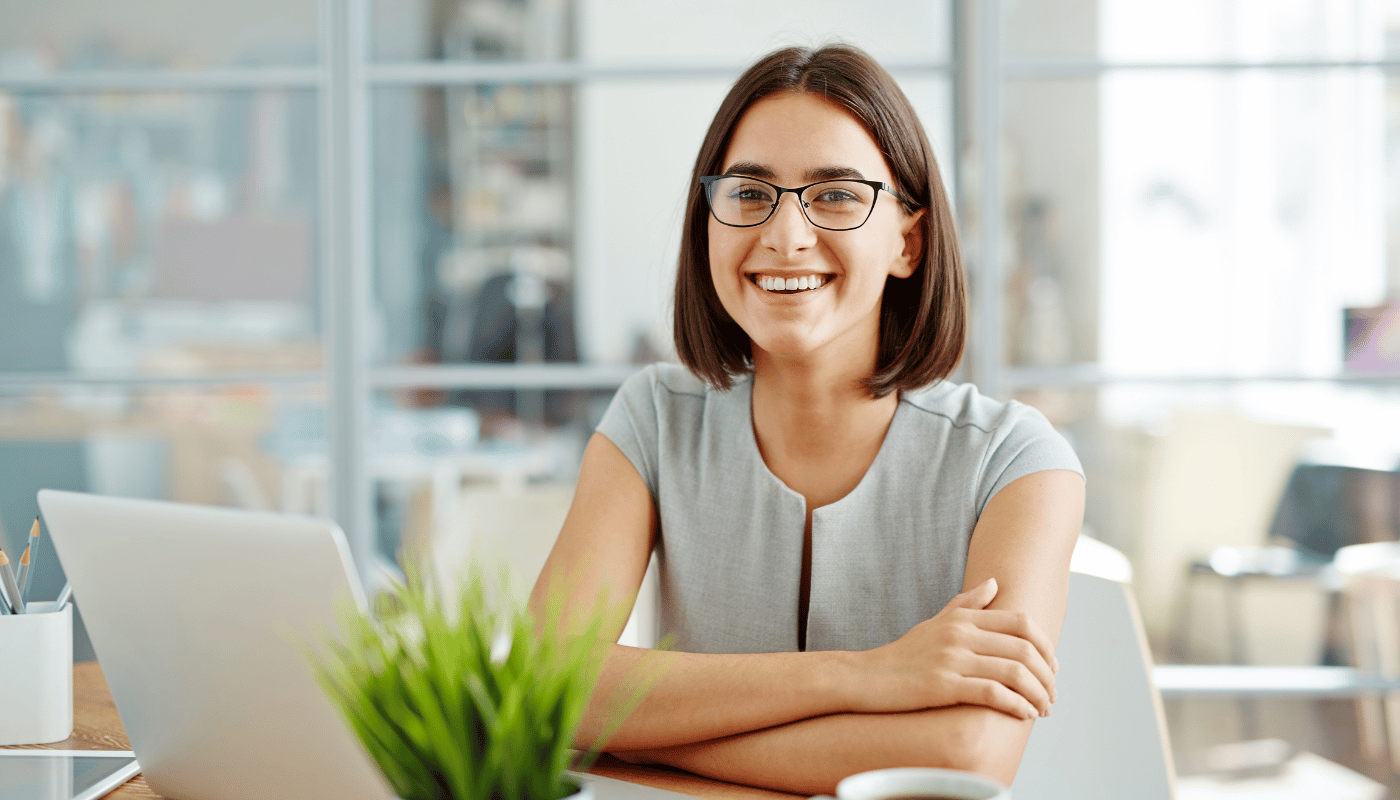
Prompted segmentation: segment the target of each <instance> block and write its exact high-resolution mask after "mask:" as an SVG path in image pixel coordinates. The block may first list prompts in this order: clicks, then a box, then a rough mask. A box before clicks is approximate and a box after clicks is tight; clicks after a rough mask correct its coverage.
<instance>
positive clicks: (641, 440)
mask: <svg viewBox="0 0 1400 800" xmlns="http://www.w3.org/2000/svg"><path fill="white" fill-rule="evenodd" d="M656 383H657V367H656V366H655V365H653V366H650V367H647V368H645V369H643V370H641V371H640V372H638V373H637V374H635V375H633V376H632V377H630V378H628V379H627V380H626V381H624V382H623V384H622V386H621V387H620V388H619V389H618V390H617V394H615V395H613V399H612V402H611V403H609V404H608V410H607V411H606V412H604V413H603V419H602V421H601V422H599V423H598V428H597V432H598V433H601V434H603V435H604V436H606V437H608V441H610V442H612V443H613V444H615V445H617V449H619V450H621V451H622V454H623V455H625V456H627V460H628V461H630V462H632V466H633V467H635V468H636V470H637V474H639V475H641V476H642V480H643V481H646V485H647V488H648V489H650V490H651V495H652V497H653V498H655V497H656V489H657V485H658V476H657V465H656V460H657V453H658V450H659V438H660V428H661V425H660V417H659V413H658V409H657V405H656Z"/></svg>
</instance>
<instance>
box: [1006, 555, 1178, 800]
mask: <svg viewBox="0 0 1400 800" xmlns="http://www.w3.org/2000/svg"><path fill="white" fill-rule="evenodd" d="M1056 656H1057V658H1059V660H1060V672H1059V674H1058V675H1056V676H1055V685H1056V689H1057V691H1058V693H1059V699H1058V700H1057V702H1056V703H1055V706H1054V709H1053V710H1052V711H1051V713H1050V716H1049V717H1046V718H1044V719H1041V720H1039V721H1037V722H1036V723H1035V728H1034V730H1033V731H1032V732H1031V738H1030V741H1029V742H1028V743H1027V744H1026V752H1025V755H1024V756H1023V757H1022V758H1021V766H1020V769H1019V770H1018V771H1017V772H1016V780H1015V782H1014V783H1013V784H1012V786H1011V796H1012V797H1014V798H1016V800H1121V799H1122V798H1127V797H1131V798H1133V800H1172V798H1174V797H1175V796H1176V771H1175V768H1174V767H1173V764H1172V757H1171V744H1170V741H1169V740H1168V738H1167V729H1166V724H1165V718H1164V716H1163V713H1162V700H1161V697H1160V695H1158V693H1157V687H1156V685H1155V684H1154V683H1153V682H1152V656H1151V654H1150V653H1149V652H1148V649H1147V639H1146V637H1145V635H1144V634H1143V629H1142V621H1141V619H1140V618H1139V616H1138V610H1137V604H1136V603H1135V602H1134V601H1133V597H1132V594H1131V592H1130V591H1129V590H1128V587H1127V586H1125V585H1124V584H1121V583H1118V582H1116V581H1112V580H1107V579H1105V578H1100V577H1096V576H1093V575H1085V574H1081V573H1077V572H1072V573H1070V576H1069V600H1068V603H1067V605H1066V607H1065V623H1064V627H1063V628H1062V629H1061V631H1060V642H1059V649H1058V650H1057V652H1056Z"/></svg>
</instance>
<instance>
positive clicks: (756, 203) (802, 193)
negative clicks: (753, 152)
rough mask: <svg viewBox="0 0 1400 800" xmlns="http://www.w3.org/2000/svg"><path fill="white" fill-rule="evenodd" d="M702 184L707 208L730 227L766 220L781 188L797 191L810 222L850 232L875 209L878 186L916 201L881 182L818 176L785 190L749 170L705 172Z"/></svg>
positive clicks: (819, 226) (779, 194) (892, 194)
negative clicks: (745, 172) (813, 180)
mask: <svg viewBox="0 0 1400 800" xmlns="http://www.w3.org/2000/svg"><path fill="white" fill-rule="evenodd" d="M700 183H701V184H702V185H703V186H704V187H705V200H706V201H707V202H708V203H709V204H710V213H712V214H714V215H715V219H717V220H719V221H720V222H721V223H723V224H725V225H728V226H730V227H733V228H752V227H754V226H755V225H762V224H763V223H765V222H767V221H768V218H769V217H771V216H773V212H774V211H776V210H777V209H778V203H779V202H780V201H781V200H782V199H783V193H784V192H792V193H793V194H795V195H797V199H798V201H799V203H798V205H799V206H801V208H802V214H803V216H805V217H807V221H808V222H810V223H812V224H813V225H815V226H817V227H818V228H822V229H825V230H828V231H849V230H854V229H856V228H859V227H860V226H862V225H864V224H865V221H866V220H868V219H870V214H871V212H873V211H874V210H875V198H876V197H878V196H879V195H880V190H881V189H884V190H885V191H886V192H888V193H889V194H890V196H891V197H893V198H894V199H896V200H898V201H900V202H902V203H905V204H908V205H914V204H913V203H910V202H909V201H908V200H905V199H904V198H902V197H900V196H899V195H897V194H895V192H894V189H892V188H890V185H889V184H887V183H881V182H880V181H862V180H855V179H845V180H839V181H818V182H816V183H809V184H807V185H806V186H799V187H797V188H796V189H788V188H786V187H783V186H778V185H777V184H772V183H769V182H768V181H764V180H759V179H758V178H750V177H748V176H747V175H706V176H705V177H703V178H701V179H700Z"/></svg>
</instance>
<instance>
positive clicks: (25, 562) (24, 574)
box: [15, 545, 29, 597]
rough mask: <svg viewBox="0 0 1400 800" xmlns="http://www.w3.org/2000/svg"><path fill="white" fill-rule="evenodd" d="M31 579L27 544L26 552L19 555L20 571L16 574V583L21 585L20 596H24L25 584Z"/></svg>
mask: <svg viewBox="0 0 1400 800" xmlns="http://www.w3.org/2000/svg"><path fill="white" fill-rule="evenodd" d="M28 580H29V546H28V545H26V546H25V548H24V552H23V553H20V555H19V572H17V573H16V574H15V583H16V584H18V585H19V596H20V597H24V584H25V582H26V581H28Z"/></svg>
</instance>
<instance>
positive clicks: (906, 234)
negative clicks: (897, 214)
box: [890, 208, 928, 278]
mask: <svg viewBox="0 0 1400 800" xmlns="http://www.w3.org/2000/svg"><path fill="white" fill-rule="evenodd" d="M927 213H928V209H926V208H921V209H919V210H918V211H915V212H914V213H913V214H910V215H909V216H907V217H905V218H904V222H903V223H902V224H901V225H900V226H899V233H900V236H901V238H903V240H904V249H903V250H901V251H900V253H899V256H898V257H896V258H895V260H894V261H893V262H892V263H891V264H890V274H891V275H893V276H894V277H896V278H907V277H909V276H910V275H913V274H914V270H916V269H918V268H919V264H921V263H923V260H924V215H925V214H927Z"/></svg>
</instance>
